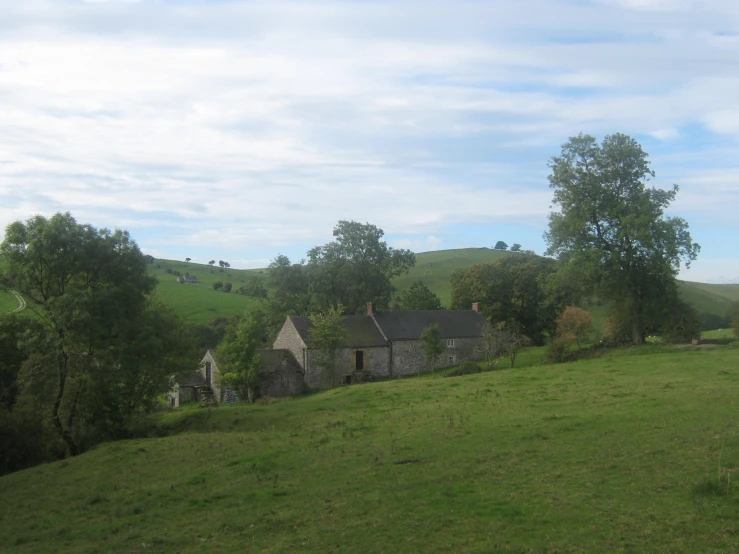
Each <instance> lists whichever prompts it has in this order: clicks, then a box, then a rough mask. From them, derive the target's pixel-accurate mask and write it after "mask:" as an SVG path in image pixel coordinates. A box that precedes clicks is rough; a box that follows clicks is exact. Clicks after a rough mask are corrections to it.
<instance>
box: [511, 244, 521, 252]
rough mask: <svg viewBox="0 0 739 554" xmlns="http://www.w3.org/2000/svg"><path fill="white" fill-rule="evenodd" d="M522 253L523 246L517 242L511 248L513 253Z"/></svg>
mask: <svg viewBox="0 0 739 554" xmlns="http://www.w3.org/2000/svg"><path fill="white" fill-rule="evenodd" d="M520 251H521V245H520V244H518V243H517V242H514V243H513V246H511V252H520Z"/></svg>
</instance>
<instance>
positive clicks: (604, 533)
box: [0, 346, 739, 553]
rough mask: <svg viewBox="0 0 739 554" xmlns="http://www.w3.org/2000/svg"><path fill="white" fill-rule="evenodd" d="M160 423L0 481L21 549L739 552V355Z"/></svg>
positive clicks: (669, 357) (649, 358)
mask: <svg viewBox="0 0 739 554" xmlns="http://www.w3.org/2000/svg"><path fill="white" fill-rule="evenodd" d="M664 352H666V350H662V351H660V350H659V349H656V348H653V347H643V348H638V349H634V348H632V349H626V350H622V351H617V352H616V353H613V354H611V355H608V356H606V357H603V358H599V359H594V360H589V361H583V362H577V363H571V364H560V365H550V366H531V367H525V368H518V369H512V370H502V371H496V372H491V373H482V374H476V375H471V376H465V377H456V378H444V377H441V376H439V375H436V376H430V377H425V378H421V379H418V378H406V379H402V380H394V381H387V382H382V383H374V384H366V385H353V386H349V387H342V388H338V389H333V390H329V391H325V392H321V393H316V394H313V395H309V396H304V397H300V398H296V399H287V400H283V401H281V402H275V403H261V404H258V405H255V406H237V407H219V408H214V409H212V410H210V411H209V410H206V409H197V408H184V409H179V410H176V411H173V412H169V413H166V414H163V415H161V416H160V417H158V419H157V420H156V421H155V422H154V423H153V424H152V428H151V433H152V434H159V435H166V436H162V437H160V438H149V439H138V440H130V441H121V442H116V443H109V444H104V445H101V446H99V447H97V448H95V449H94V450H93V451H91V452H89V453H87V454H84V455H82V456H79V457H76V458H72V459H68V460H65V461H61V462H56V463H51V464H45V465H41V466H38V467H35V468H32V469H28V470H25V471H21V472H18V473H15V474H12V475H8V476H5V477H2V478H0V498H2V499H3V500H2V502H0V529H2V530H3V533H2V534H3V540H2V543H1V544H2V546H0V549H3V550H6V551H12V552H19V553H22V552H143V551H151V552H203V551H210V552H320V553H323V552H363V553H373V552H438V553H448V552H479V553H483V552H486V553H487V552H510V553H513V552H516V553H524V552H549V553H554V552H640V553H641V552H671V553H679V552H685V553H692V552H704V553H706V552H716V553H718V552H722V553H723V552H736V551H738V550H739V489H738V488H737V485H736V472H737V471H738V470H739V433H738V427H737V423H738V418H739V415H738V414H739V412H738V411H737V406H736V402H737V398H739V369H738V368H739V363H738V362H739V348H737V347H732V346H718V347H714V348H710V349H708V348H705V349H688V350H679V351H676V350H674V349H672V350H670V353H664Z"/></svg>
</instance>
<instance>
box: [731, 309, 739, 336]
mask: <svg viewBox="0 0 739 554" xmlns="http://www.w3.org/2000/svg"><path fill="white" fill-rule="evenodd" d="M731 326H732V327H733V328H734V334H735V335H736V336H737V338H739V300H738V301H736V302H734V305H733V306H732V307H731Z"/></svg>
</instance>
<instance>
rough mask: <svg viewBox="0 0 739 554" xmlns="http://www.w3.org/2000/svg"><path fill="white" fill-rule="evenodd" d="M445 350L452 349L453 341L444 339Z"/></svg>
mask: <svg viewBox="0 0 739 554" xmlns="http://www.w3.org/2000/svg"><path fill="white" fill-rule="evenodd" d="M446 346H447V348H454V339H446Z"/></svg>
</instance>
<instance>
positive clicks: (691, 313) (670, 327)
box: [659, 299, 701, 344]
mask: <svg viewBox="0 0 739 554" xmlns="http://www.w3.org/2000/svg"><path fill="white" fill-rule="evenodd" d="M659 332H660V336H661V337H662V338H663V339H664V340H666V341H667V342H671V343H675V344H679V343H689V342H691V341H692V340H693V339H697V338H700V334H701V320H700V317H699V316H698V313H697V312H696V311H695V309H693V308H692V307H691V306H689V305H688V304H686V303H685V302H683V301H682V300H679V299H678V300H676V301H674V302H672V303H671V304H670V305H669V307H668V309H667V314H666V316H665V317H664V318H663V319H662V325H661V327H660V331H659Z"/></svg>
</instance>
